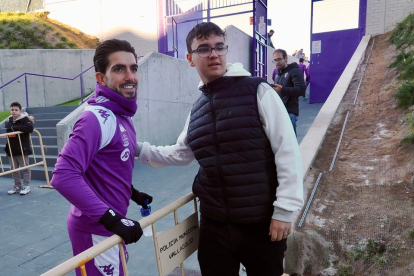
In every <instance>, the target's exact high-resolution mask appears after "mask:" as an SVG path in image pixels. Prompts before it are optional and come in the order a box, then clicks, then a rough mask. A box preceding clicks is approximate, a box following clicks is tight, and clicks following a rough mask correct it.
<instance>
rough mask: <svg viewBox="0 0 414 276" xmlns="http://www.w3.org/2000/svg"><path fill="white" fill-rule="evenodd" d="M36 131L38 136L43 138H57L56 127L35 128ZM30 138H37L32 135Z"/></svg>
mask: <svg viewBox="0 0 414 276" xmlns="http://www.w3.org/2000/svg"><path fill="white" fill-rule="evenodd" d="M35 129H36V130H37V131H39V133H40V135H42V137H43V136H57V132H56V126H55V127H35ZM32 136H37V135H36V134H33V135H32Z"/></svg>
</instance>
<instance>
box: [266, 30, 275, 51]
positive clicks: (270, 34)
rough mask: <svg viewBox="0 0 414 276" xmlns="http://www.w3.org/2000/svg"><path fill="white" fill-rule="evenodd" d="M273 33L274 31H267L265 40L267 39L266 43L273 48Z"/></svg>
mask: <svg viewBox="0 0 414 276" xmlns="http://www.w3.org/2000/svg"><path fill="white" fill-rule="evenodd" d="M274 33H275V31H273V30H270V31H269V33H268V38H267V40H268V43H267V44H268V45H269V46H270V47H272V48H275V46H273V43H272V36H273V34H274Z"/></svg>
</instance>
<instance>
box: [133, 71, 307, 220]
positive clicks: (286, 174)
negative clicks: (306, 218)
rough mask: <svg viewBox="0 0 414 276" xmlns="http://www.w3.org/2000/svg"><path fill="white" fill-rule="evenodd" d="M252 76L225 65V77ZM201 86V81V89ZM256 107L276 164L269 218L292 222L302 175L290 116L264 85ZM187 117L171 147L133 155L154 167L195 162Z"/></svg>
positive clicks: (144, 148) (141, 149) (146, 147)
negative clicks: (270, 215) (274, 188)
mask: <svg viewBox="0 0 414 276" xmlns="http://www.w3.org/2000/svg"><path fill="white" fill-rule="evenodd" d="M250 75H251V74H250V73H249V72H247V71H246V70H244V69H243V65H242V64H241V63H234V64H230V63H228V64H227V72H226V73H225V74H224V76H228V77H241V76H250ZM202 85H203V83H202V82H200V86H202ZM257 103H258V105H257V107H258V109H259V114H260V120H261V122H262V125H263V129H264V131H265V133H266V135H267V138H268V139H269V141H270V144H271V147H272V150H273V152H274V154H275V164H276V170H277V179H278V182H279V186H278V187H277V190H276V197H277V200H276V201H275V202H274V203H273V206H274V213H273V216H272V218H273V219H275V220H279V221H284V222H292V217H293V212H294V211H297V210H300V209H301V208H302V207H303V203H304V199H303V180H302V179H303V176H302V175H303V172H302V157H301V155H300V151H299V145H298V142H297V139H296V135H295V132H294V130H293V126H292V123H291V121H290V119H289V115H288V113H287V111H286V108H285V106H284V105H283V102H282V100H281V99H280V97H279V95H278V94H277V93H276V91H275V90H274V89H273V88H272V87H271V86H270V85H269V84H267V83H266V82H263V83H261V84H260V85H259V87H258V89H257ZM189 122H190V115H188V117H187V121H186V123H185V125H184V130H183V132H182V133H181V134H180V136H179V137H178V139H177V143H176V144H175V145H172V146H164V147H163V146H158V147H157V146H151V145H150V144H149V143H147V142H144V143H141V142H138V143H137V151H136V152H135V156H136V157H138V161H140V162H141V163H143V164H147V165H150V166H151V167H153V168H161V167H164V166H168V165H175V166H184V165H188V164H190V163H191V162H192V161H193V160H194V154H193V152H192V150H191V148H190V147H189V146H188V144H187V140H186V137H187V130H188V124H189Z"/></svg>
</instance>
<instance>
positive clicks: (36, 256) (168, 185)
mask: <svg viewBox="0 0 414 276" xmlns="http://www.w3.org/2000/svg"><path fill="white" fill-rule="evenodd" d="M321 106H322V104H309V103H308V100H305V101H302V100H300V116H299V120H298V141H299V142H300V141H301V140H302V138H303V136H304V135H305V134H306V132H307V129H308V128H309V126H310V125H311V124H312V122H313V120H314V118H315V117H316V115H317V113H318V112H319V109H320V108H321ZM197 170H198V164H197V163H196V162H193V163H191V164H190V165H188V166H185V167H165V168H161V169H152V168H150V167H147V166H145V165H142V164H139V163H138V162H136V166H135V169H134V178H133V185H134V187H136V188H138V189H139V190H142V191H144V192H146V193H149V194H151V195H153V196H154V201H153V203H152V204H151V207H152V210H153V211H155V210H158V209H160V208H162V207H163V206H165V205H167V204H169V203H171V202H173V201H174V200H176V199H177V198H179V197H181V196H183V195H185V194H187V193H189V192H191V184H192V181H193V179H194V176H195V175H196V173H197ZM44 184H45V182H44V181H37V180H33V181H32V182H31V184H30V186H31V189H32V191H31V192H30V193H29V194H27V195H25V196H20V195H8V194H7V191H8V190H9V189H10V188H11V187H12V180H11V179H10V178H4V177H3V178H1V179H0V268H1V269H0V276H6V275H7V276H10V275H11V276H38V275H40V274H42V273H44V272H46V271H48V270H49V269H51V268H53V267H55V266H57V265H59V264H61V263H62V262H64V261H66V260H68V259H70V258H71V257H72V251H71V245H70V241H69V237H68V234H67V231H66V215H67V212H68V209H69V206H70V204H69V203H68V201H67V200H66V199H65V198H63V197H62V196H61V195H60V194H59V193H58V192H57V191H55V190H53V189H44V188H38V186H39V185H44ZM192 208H193V204H192V203H190V204H187V205H186V206H184V207H183V208H182V209H180V210H179V211H178V218H179V220H182V219H184V218H185V217H186V216H188V214H190V213H191V211H192ZM127 217H129V218H132V219H135V220H139V219H140V218H141V216H140V212H139V206H137V205H136V204H135V203H134V202H131V205H130V207H129V210H128V214H127ZM172 225H173V216H172V215H169V216H167V217H165V218H163V219H162V220H161V221H159V222H158V223H156V230H157V233H160V232H162V231H165V230H167V229H169V228H170V227H171V226H172ZM127 250H128V252H129V256H130V259H129V262H128V271H129V275H148V276H156V275H158V273H157V266H156V262H155V253H154V246H153V240H152V237H145V236H143V237H142V238H141V239H140V241H139V242H138V243H136V244H132V245H128V246H127ZM184 267H185V269H186V273H185V275H200V273H199V270H200V269H199V266H198V262H197V258H196V254H193V255H192V256H190V257H189V258H188V259H187V260H186V261H185V263H184ZM68 275H72V276H73V275H75V273H74V272H71V273H69V274H68ZM170 275H171V276H172V275H181V274H180V273H179V272H178V269H176V270H174V271H173V272H172V273H171V274H170ZM240 275H241V276H243V275H246V274H245V272H243V271H242V270H241V269H240Z"/></svg>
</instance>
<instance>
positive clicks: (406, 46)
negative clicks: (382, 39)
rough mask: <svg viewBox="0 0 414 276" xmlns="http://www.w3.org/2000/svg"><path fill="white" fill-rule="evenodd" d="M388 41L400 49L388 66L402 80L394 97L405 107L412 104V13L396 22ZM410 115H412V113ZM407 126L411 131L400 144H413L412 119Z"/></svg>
mask: <svg viewBox="0 0 414 276" xmlns="http://www.w3.org/2000/svg"><path fill="white" fill-rule="evenodd" d="M389 42H390V43H392V44H394V45H395V46H396V48H397V49H398V50H400V52H399V53H398V54H397V56H396V57H395V61H394V62H393V63H391V64H390V66H389V67H390V68H396V69H397V71H399V72H400V75H399V79H400V80H402V81H403V82H402V83H401V85H400V86H399V88H398V91H397V93H396V94H395V95H394V98H395V100H396V101H397V105H398V107H400V108H403V109H407V108H409V107H411V106H414V50H413V48H414V13H411V14H409V15H408V16H407V17H406V18H405V19H404V20H403V21H401V22H400V23H398V24H397V26H396V27H395V29H394V30H393V32H392V34H391V36H390V39H389ZM412 117H414V114H413V116H412ZM412 117H411V118H412ZM408 127H409V128H410V129H411V131H409V134H408V135H407V136H405V137H404V138H403V139H402V140H401V144H402V145H406V146H413V145H414V119H411V121H409V123H408Z"/></svg>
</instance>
